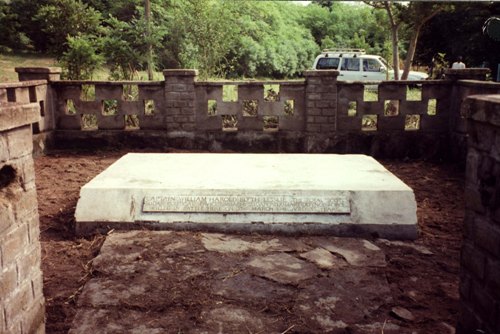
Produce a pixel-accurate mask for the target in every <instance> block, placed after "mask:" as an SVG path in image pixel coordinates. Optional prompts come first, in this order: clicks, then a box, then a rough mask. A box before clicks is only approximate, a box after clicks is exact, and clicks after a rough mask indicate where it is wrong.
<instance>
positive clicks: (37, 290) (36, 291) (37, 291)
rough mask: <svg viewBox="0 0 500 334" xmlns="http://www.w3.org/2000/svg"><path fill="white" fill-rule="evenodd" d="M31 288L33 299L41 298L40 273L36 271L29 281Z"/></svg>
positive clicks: (41, 284)
mask: <svg viewBox="0 0 500 334" xmlns="http://www.w3.org/2000/svg"><path fill="white" fill-rule="evenodd" d="M31 288H32V294H33V298H34V299H40V298H43V279H42V272H41V271H40V270H38V273H37V274H36V275H35V277H34V278H33V279H32V280H31Z"/></svg>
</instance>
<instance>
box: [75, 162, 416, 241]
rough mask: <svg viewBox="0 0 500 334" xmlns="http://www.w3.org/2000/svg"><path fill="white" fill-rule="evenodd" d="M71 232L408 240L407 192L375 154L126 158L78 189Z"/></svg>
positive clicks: (410, 205) (411, 206) (411, 207)
mask: <svg viewBox="0 0 500 334" xmlns="http://www.w3.org/2000/svg"><path fill="white" fill-rule="evenodd" d="M75 216H76V222H77V223H76V229H77V233H79V234H87V233H91V232H92V231H94V230H95V229H100V230H102V229H110V228H115V229H122V228H134V227H136V228H138V227H144V226H146V227H148V228H153V229H183V228H186V229H202V230H211V231H217V230H218V231H247V232H251V231H256V232H282V233H304V232H306V233H307V232H308V233H312V234H324V233H329V234H336V235H346V236H358V235H363V236H367V235H371V236H380V237H384V238H403V239H414V238H415V237H416V235H417V218H416V203H415V197H414V194H413V191H412V190H411V188H409V187H408V186H406V185H405V184H404V183H403V182H402V181H401V180H399V179H398V178H396V177H395V176H394V175H393V174H391V173H390V172H389V171H387V170H386V169H385V168H384V167H383V166H382V165H380V164H379V163H378V162H377V161H375V160H374V159H373V158H371V157H368V156H364V155H333V154H321V155H315V154H127V155H125V156H124V157H122V158H121V159H119V160H118V161H117V162H115V163H114V164H113V165H112V166H110V167H109V168H108V169H106V170H105V171H104V172H103V173H101V174H100V175H98V176H97V177H96V178H94V179H93V180H92V181H90V182H89V183H88V184H86V185H85V186H84V187H83V188H82V189H81V192H80V200H79V201H78V204H77V208H76V213H75Z"/></svg>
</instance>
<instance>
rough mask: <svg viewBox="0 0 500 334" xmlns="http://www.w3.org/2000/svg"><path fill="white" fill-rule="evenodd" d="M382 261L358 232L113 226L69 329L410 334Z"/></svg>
mask: <svg viewBox="0 0 500 334" xmlns="http://www.w3.org/2000/svg"><path fill="white" fill-rule="evenodd" d="M385 266H386V261H385V254H384V252H383V251H382V250H381V249H380V248H379V247H378V246H377V245H375V244H374V243H372V242H370V241H368V240H362V239H350V238H335V237H311V236H309V237H295V238H294V237H284V236H271V235H268V236H261V235H225V234H213V233H194V232H171V231H131V232H123V233H117V232H115V233H111V234H110V235H109V236H108V237H107V239H106V241H105V243H104V245H103V247H102V249H101V252H100V255H98V256H97V257H96V258H95V259H94V261H93V268H94V273H93V278H92V279H91V280H90V281H89V282H88V283H87V284H86V285H85V287H84V289H83V292H82V294H81V295H80V297H79V299H78V313H77V315H76V317H75V320H74V322H73V326H72V329H71V331H70V333H71V334H80V333H381V332H383V333H385V334H387V333H406V332H405V331H404V330H403V328H400V327H399V326H398V325H397V324H396V321H392V320H393V319H392V318H391V316H390V312H391V307H392V306H394V305H393V304H394V303H393V300H392V297H391V291H390V288H389V285H388V282H387V279H386V277H385V274H384V267H385Z"/></svg>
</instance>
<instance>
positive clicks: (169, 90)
mask: <svg viewBox="0 0 500 334" xmlns="http://www.w3.org/2000/svg"><path fill="white" fill-rule="evenodd" d="M163 75H164V77H165V104H166V115H167V119H166V121H167V126H168V127H167V129H168V130H170V131H181V132H193V131H194V130H195V122H196V121H195V110H194V105H195V100H196V95H195V89H194V83H195V79H196V77H197V75H198V71H196V70H164V71H163Z"/></svg>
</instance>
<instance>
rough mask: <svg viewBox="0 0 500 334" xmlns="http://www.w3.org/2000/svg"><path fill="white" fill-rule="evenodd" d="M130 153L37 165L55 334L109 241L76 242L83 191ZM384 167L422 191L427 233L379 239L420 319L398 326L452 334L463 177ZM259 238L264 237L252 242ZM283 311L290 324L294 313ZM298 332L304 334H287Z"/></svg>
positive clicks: (397, 286)
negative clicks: (75, 228) (76, 217)
mask: <svg viewBox="0 0 500 334" xmlns="http://www.w3.org/2000/svg"><path fill="white" fill-rule="evenodd" d="M125 153H126V152H97V153H69V152H54V153H53V154H51V155H47V156H41V157H37V158H36V159H35V167H36V173H37V174H36V177H37V179H36V182H37V190H38V202H39V212H40V224H41V241H42V270H43V273H44V293H45V297H46V308H47V333H48V334H50V333H67V331H68V330H69V328H70V326H71V323H72V321H73V318H74V316H75V313H76V309H77V306H76V301H77V300H78V297H79V296H80V293H81V291H82V289H83V286H84V285H85V283H86V282H88V281H89V280H90V278H92V277H93V276H94V275H95V274H94V273H93V266H92V260H93V259H94V258H95V257H96V256H97V254H98V253H99V249H100V247H101V245H102V243H103V242H104V240H105V236H102V235H95V236H93V237H89V238H76V237H75V236H74V235H73V232H72V231H73V226H74V218H73V214H74V210H75V206H76V202H77V199H78V193H79V190H80V187H81V186H82V185H84V184H85V183H86V182H88V181H89V180H90V179H92V178H93V177H94V176H95V175H97V174H98V173H99V172H101V171H102V170H104V169H105V168H106V167H107V166H109V165H110V164H111V163H113V162H114V161H115V160H116V159H118V158H119V157H121V156H122V155H123V154H125ZM381 162H382V163H383V164H384V165H385V166H386V167H387V168H388V169H389V170H390V171H391V172H393V173H394V174H396V175H397V176H398V177H399V178H401V179H402V180H403V181H404V182H405V183H407V184H408V185H409V186H410V187H412V188H413V189H414V191H415V194H416V198H417V204H418V221H419V228H420V232H421V234H420V237H419V239H418V240H417V241H416V242H414V243H398V242H392V243H388V242H384V241H383V240H372V242H374V243H375V244H376V245H377V246H379V247H380V248H382V250H383V251H384V253H385V256H386V258H385V260H386V262H387V266H386V267H385V268H383V270H382V271H381V273H380V275H385V278H386V279H387V281H388V282H389V287H390V290H391V291H390V292H391V295H392V300H393V304H394V306H398V307H402V308H404V309H406V310H409V311H410V312H411V314H412V315H413V316H414V319H413V320H410V319H406V320H405V319H402V318H401V314H400V315H399V316H398V315H396V314H395V313H394V312H392V313H391V316H392V317H393V319H391V320H392V321H393V322H394V323H397V324H398V325H399V326H401V327H402V328H410V327H411V328H412V329H417V330H418V331H419V332H421V333H438V332H439V333H452V329H451V327H453V326H454V325H455V322H456V317H457V312H458V273H459V251H460V244H461V237H462V231H461V230H462V222H463V215H464V203H463V172H461V171H460V170H459V169H458V168H457V167H456V166H454V165H450V164H437V163H430V162H424V161H381ZM252 238H256V240H259V238H260V236H253V237H252V236H247V237H246V239H248V240H250V241H251V239H252ZM194 265H196V263H195V264H194ZM200 266H201V264H200ZM186 290H187V291H189V287H186ZM191 297H193V298H196V296H191ZM282 312H283V313H284V314H283V316H284V317H286V314H285V313H286V312H287V310H286V309H283V310H282ZM396 313H398V312H396ZM403 315H404V314H403ZM410 323H411V326H410ZM294 332H295V333H299V332H300V331H298V330H297V329H293V328H292V329H290V330H289V331H287V333H294Z"/></svg>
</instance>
